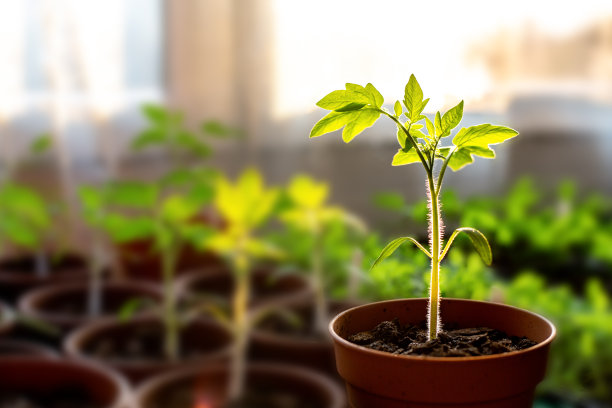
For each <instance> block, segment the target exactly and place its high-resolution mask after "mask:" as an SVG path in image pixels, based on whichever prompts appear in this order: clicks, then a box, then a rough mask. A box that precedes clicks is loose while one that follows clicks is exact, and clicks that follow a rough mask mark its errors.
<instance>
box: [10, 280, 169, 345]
mask: <svg viewBox="0 0 612 408" xmlns="http://www.w3.org/2000/svg"><path fill="white" fill-rule="evenodd" d="M101 289H102V304H103V310H102V313H101V316H102V317H109V316H116V315H117V313H118V312H119V310H121V307H123V305H125V303H126V302H128V301H129V300H132V299H137V298H138V299H147V300H151V301H153V302H159V301H160V300H161V299H162V293H161V289H160V288H158V287H157V286H156V285H153V284H150V283H144V282H133V281H132V282H130V281H117V282H104V283H102V286H101ZM88 290H89V288H88V283H87V282H77V283H61V284H55V285H49V286H45V287H42V288H38V289H33V290H31V291H29V292H27V293H26V294H24V295H23V296H22V297H21V298H20V299H19V311H20V312H21V313H22V314H23V315H24V316H28V317H31V318H34V319H38V320H41V321H44V322H46V323H49V324H51V325H53V326H55V327H57V328H59V329H60V330H61V331H62V333H66V332H68V331H70V330H72V329H74V328H75V327H78V326H81V325H83V324H85V323H87V322H89V321H90V320H92V318H91V317H90V316H88V315H87V295H88ZM66 305H69V306H70V308H69V309H68V310H67V309H66V308H67V306H66ZM75 307H76V309H74V308H75ZM73 309H74V310H73Z"/></svg>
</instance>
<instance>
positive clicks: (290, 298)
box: [176, 267, 313, 309]
mask: <svg viewBox="0 0 612 408" xmlns="http://www.w3.org/2000/svg"><path fill="white" fill-rule="evenodd" d="M249 276H250V279H251V283H250V285H249V287H250V288H251V296H250V304H249V308H251V309H255V308H259V307H281V306H283V307H285V306H291V305H297V304H302V303H304V302H307V301H309V300H311V299H312V296H313V292H312V289H311V287H310V284H309V283H308V281H307V280H306V279H305V278H304V277H303V276H301V275H296V274H291V275H281V274H278V275H277V274H276V272H275V270H274V269H273V267H260V268H256V269H254V270H253V271H252V273H251V274H250V275H249ZM176 288H177V289H176V292H177V293H179V294H182V296H183V298H185V299H189V298H196V297H202V296H212V297H217V298H220V299H223V300H226V301H227V303H228V304H229V301H230V298H231V296H232V294H233V293H234V275H233V274H232V273H231V271H229V270H228V269H227V268H225V267H219V268H215V269H210V270H206V271H202V272H198V273H193V274H190V275H186V276H183V277H180V278H179V279H178V280H177V283H176Z"/></svg>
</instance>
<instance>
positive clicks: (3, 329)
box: [0, 302, 15, 337]
mask: <svg viewBox="0 0 612 408" xmlns="http://www.w3.org/2000/svg"><path fill="white" fill-rule="evenodd" d="M14 326H15V313H14V312H13V310H12V309H11V308H10V307H9V306H8V305H7V304H5V303H2V302H0V337H3V336H6V335H7V334H9V333H10V332H11V331H12V330H13V327H14Z"/></svg>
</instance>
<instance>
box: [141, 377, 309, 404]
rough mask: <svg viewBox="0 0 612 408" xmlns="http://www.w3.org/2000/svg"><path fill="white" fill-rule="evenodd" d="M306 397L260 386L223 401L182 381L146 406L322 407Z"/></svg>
mask: <svg viewBox="0 0 612 408" xmlns="http://www.w3.org/2000/svg"><path fill="white" fill-rule="evenodd" d="M304 399H305V398H304V396H303V395H294V394H292V393H290V392H288V391H284V390H282V389H280V388H274V387H266V386H259V387H253V388H247V389H246V390H245V393H244V396H243V397H242V398H241V399H240V400H238V401H234V402H231V403H223V402H219V401H217V400H214V399H212V398H210V399H208V398H206V397H204V396H198V395H197V391H196V388H195V387H194V385H193V384H192V383H190V384H186V383H182V384H180V385H175V386H174V387H172V388H169V389H167V390H164V391H163V392H162V393H160V394H159V395H157V396H156V397H155V402H154V403H152V404H151V405H149V406H147V407H146V408H168V407H185V408H201V407H202V408H203V407H206V408H320V404H317V403H315V402H310V401H304Z"/></svg>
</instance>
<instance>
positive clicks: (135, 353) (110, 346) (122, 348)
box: [85, 322, 229, 408]
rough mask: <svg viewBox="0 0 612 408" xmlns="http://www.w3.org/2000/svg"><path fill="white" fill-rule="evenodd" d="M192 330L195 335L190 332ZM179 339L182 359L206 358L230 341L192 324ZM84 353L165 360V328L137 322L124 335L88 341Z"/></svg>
mask: <svg viewBox="0 0 612 408" xmlns="http://www.w3.org/2000/svg"><path fill="white" fill-rule="evenodd" d="M192 331H193V333H192V334H193V335H190V333H191V332H192ZM180 339H181V347H180V351H181V355H180V359H181V360H187V359H194V358H198V357H206V356H208V355H210V353H211V352H212V351H215V350H220V349H222V348H223V347H225V346H227V344H228V341H229V340H228V339H225V338H221V337H220V336H219V335H215V336H210V337H202V336H201V332H200V333H198V332H197V330H196V329H195V328H192V327H191V326H188V327H186V328H185V329H183V332H182V334H181V336H180ZM85 353H86V354H87V355H88V356H93V357H95V358H96V359H98V360H100V361H114V362H152V363H156V362H159V361H165V359H166V355H165V353H164V333H163V328H162V326H161V324H160V323H159V322H146V323H137V324H135V325H134V326H132V328H131V329H130V330H129V331H126V332H124V333H122V334H121V335H115V334H110V335H108V336H98V337H97V338H95V339H91V340H89V341H88V342H87V343H86V344H85ZM190 408H191V407H190Z"/></svg>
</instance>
